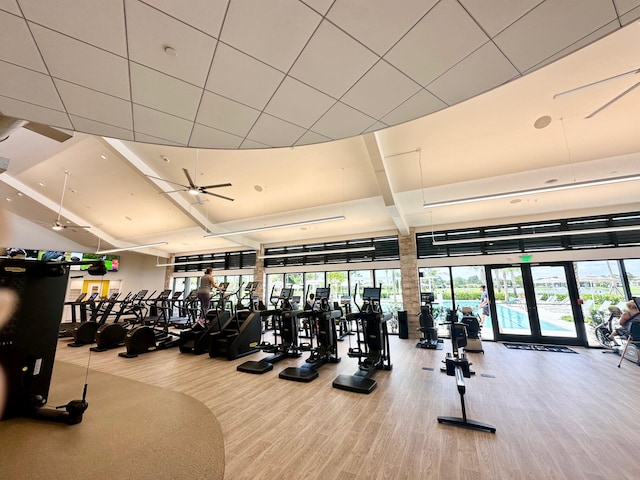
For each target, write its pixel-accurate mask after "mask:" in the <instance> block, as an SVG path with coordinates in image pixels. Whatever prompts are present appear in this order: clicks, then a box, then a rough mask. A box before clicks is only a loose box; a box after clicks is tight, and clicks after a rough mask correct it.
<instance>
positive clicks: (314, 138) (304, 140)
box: [296, 130, 331, 146]
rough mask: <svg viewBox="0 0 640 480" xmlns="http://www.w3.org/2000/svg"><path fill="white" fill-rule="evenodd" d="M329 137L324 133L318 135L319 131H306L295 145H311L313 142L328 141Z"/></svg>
mask: <svg viewBox="0 0 640 480" xmlns="http://www.w3.org/2000/svg"><path fill="white" fill-rule="evenodd" d="M330 141H331V139H330V138H327V137H325V136H324V135H320V134H319V133H315V132H312V131H311V130H309V131H307V132H306V133H305V134H304V135H302V137H300V139H298V141H297V142H296V146H302V145H313V144H315V143H324V142H330Z"/></svg>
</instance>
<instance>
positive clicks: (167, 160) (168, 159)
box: [160, 155, 171, 163]
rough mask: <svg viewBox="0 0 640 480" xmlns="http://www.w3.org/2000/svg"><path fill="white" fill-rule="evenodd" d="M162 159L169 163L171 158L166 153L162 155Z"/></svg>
mask: <svg viewBox="0 0 640 480" xmlns="http://www.w3.org/2000/svg"><path fill="white" fill-rule="evenodd" d="M160 158H162V160H164V161H165V162H167V163H169V162H170V161H171V159H170V158H169V157H167V156H166V155H162V157H160Z"/></svg>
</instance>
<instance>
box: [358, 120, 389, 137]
mask: <svg viewBox="0 0 640 480" xmlns="http://www.w3.org/2000/svg"><path fill="white" fill-rule="evenodd" d="M388 127H389V125H386V124H384V123H382V122H376V123H374V124H373V125H371V126H370V127H369V128H367V129H366V130H365V131H364V132H362V134H363V135H364V134H365V133H372V132H377V131H378V130H384V129H385V128H388Z"/></svg>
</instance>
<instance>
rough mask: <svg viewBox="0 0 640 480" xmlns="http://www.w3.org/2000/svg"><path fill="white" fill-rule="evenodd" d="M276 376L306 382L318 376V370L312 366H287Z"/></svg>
mask: <svg viewBox="0 0 640 480" xmlns="http://www.w3.org/2000/svg"><path fill="white" fill-rule="evenodd" d="M278 377H280V378H282V379H284V380H291V381H293V382H304V383H308V382H310V381H312V380H315V379H316V378H318V371H317V370H314V369H312V368H304V367H302V368H300V367H288V368H285V369H284V370H282V371H281V372H280V374H279V375H278Z"/></svg>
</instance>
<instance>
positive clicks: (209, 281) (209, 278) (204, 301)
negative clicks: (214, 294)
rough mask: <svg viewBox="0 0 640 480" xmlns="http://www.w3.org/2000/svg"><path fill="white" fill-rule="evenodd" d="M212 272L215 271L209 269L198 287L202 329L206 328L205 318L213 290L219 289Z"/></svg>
mask: <svg viewBox="0 0 640 480" xmlns="http://www.w3.org/2000/svg"><path fill="white" fill-rule="evenodd" d="M211 272H213V269H212V268H211V267H207V269H206V270H205V271H204V275H202V277H200V286H199V287H198V300H199V301H200V318H199V319H198V324H199V325H200V326H201V327H204V326H205V318H206V317H205V316H206V314H207V310H209V304H210V302H211V289H213V288H218V286H217V285H216V282H215V281H214V280H213V275H212V273H211Z"/></svg>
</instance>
